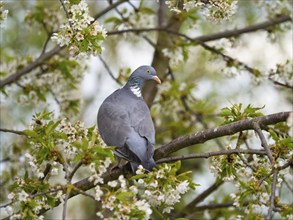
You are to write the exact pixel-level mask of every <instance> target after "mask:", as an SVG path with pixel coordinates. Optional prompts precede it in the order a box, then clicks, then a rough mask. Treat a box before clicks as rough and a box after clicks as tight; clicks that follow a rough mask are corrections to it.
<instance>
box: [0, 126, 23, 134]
mask: <svg viewBox="0 0 293 220" xmlns="http://www.w3.org/2000/svg"><path fill="white" fill-rule="evenodd" d="M0 132H7V133H12V134H18V135H25V134H24V133H23V132H22V131H16V130H11V129H6V128H0Z"/></svg>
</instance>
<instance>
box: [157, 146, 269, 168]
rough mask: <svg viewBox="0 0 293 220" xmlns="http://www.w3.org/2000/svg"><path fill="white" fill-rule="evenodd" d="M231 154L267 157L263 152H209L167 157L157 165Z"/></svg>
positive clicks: (233, 150) (240, 150) (239, 150)
mask: <svg viewBox="0 0 293 220" xmlns="http://www.w3.org/2000/svg"><path fill="white" fill-rule="evenodd" d="M231 154H237V155H238V154H257V155H266V152H265V151H263V150H244V149H232V150H227V151H226V150H223V151H215V152H209V153H197V154H189V155H180V156H173V157H167V158H162V159H160V160H157V161H156V163H157V164H160V163H169V162H173V161H177V160H189V159H195V158H205V159H207V158H210V157H215V156H220V155H231Z"/></svg>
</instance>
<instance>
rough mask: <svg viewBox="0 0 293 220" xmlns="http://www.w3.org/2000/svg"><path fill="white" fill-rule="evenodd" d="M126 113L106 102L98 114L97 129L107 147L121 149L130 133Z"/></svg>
mask: <svg viewBox="0 0 293 220" xmlns="http://www.w3.org/2000/svg"><path fill="white" fill-rule="evenodd" d="M129 124H130V122H129V117H128V113H127V112H126V111H123V109H120V108H119V107H118V108H117V105H115V104H113V103H111V102H108V101H107V100H106V101H105V102H104V103H103V104H102V105H101V107H100V109H99V112H98V129H99V132H100V134H101V136H102V139H103V140H104V142H105V143H106V144H107V145H109V146H116V147H123V146H124V144H125V141H126V138H127V136H128V135H129V133H130V132H131V128H130V126H129Z"/></svg>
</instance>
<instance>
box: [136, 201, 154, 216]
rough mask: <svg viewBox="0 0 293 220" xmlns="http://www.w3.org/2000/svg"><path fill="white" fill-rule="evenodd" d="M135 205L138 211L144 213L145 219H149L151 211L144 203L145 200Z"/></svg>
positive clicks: (148, 205)
mask: <svg viewBox="0 0 293 220" xmlns="http://www.w3.org/2000/svg"><path fill="white" fill-rule="evenodd" d="M135 205H136V206H137V209H138V210H142V211H144V212H145V219H149V218H150V215H151V214H152V209H151V208H150V204H148V203H147V202H146V200H138V201H137V202H136V203H135Z"/></svg>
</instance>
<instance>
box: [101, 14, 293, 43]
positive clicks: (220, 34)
mask: <svg viewBox="0 0 293 220" xmlns="http://www.w3.org/2000/svg"><path fill="white" fill-rule="evenodd" d="M288 21H292V19H291V18H290V16H287V15H281V16H279V17H276V18H274V19H272V20H269V21H265V22H262V23H258V24H255V25H251V26H248V27H244V28H240V29H234V30H227V31H223V32H218V33H215V34H210V35H203V36H199V37H194V38H192V37H188V36H187V35H185V34H181V33H179V32H176V31H173V30H170V29H167V28H166V27H163V28H134V29H125V30H119V31H110V32H108V33H107V34H108V35H117V34H118V35H119V34H122V33H131V32H132V33H137V34H138V33H141V32H153V31H157V32H166V33H169V34H173V35H177V36H181V37H184V38H186V39H187V40H189V41H196V42H199V43H200V42H208V41H214V40H218V39H222V38H230V37H237V36H239V35H242V34H245V33H251V32H254V31H257V30H267V29H269V28H270V27H272V26H275V25H278V24H281V23H284V22H288Z"/></svg>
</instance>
